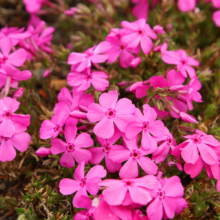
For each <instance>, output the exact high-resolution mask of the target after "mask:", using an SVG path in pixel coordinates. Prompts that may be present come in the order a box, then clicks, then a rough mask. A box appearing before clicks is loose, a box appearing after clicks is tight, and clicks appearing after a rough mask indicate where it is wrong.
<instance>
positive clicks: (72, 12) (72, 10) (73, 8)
mask: <svg viewBox="0 0 220 220" xmlns="http://www.w3.org/2000/svg"><path fill="white" fill-rule="evenodd" d="M77 10H78V9H77V8H76V7H71V8H70V9H69V10H66V11H64V13H65V15H68V16H73V15H74V14H75V12H77Z"/></svg>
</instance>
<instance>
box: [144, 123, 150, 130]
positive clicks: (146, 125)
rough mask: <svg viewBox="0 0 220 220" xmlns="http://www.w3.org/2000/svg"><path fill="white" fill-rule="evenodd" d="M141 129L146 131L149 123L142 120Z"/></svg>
mask: <svg viewBox="0 0 220 220" xmlns="http://www.w3.org/2000/svg"><path fill="white" fill-rule="evenodd" d="M142 129H143V130H145V131H147V130H148V129H149V123H148V122H144V123H143V127H142Z"/></svg>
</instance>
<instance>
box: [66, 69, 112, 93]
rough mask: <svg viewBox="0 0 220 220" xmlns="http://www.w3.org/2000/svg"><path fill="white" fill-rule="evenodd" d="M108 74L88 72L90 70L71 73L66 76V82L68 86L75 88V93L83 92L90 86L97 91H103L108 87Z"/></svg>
mask: <svg viewBox="0 0 220 220" xmlns="http://www.w3.org/2000/svg"><path fill="white" fill-rule="evenodd" d="M107 79H108V74H106V73H104V72H101V71H93V72H90V69H87V70H85V71H84V72H83V73H78V72H71V73H69V74H68V76H67V82H68V84H69V85H70V86H73V87H74V86H75V87H77V88H76V91H77V92H78V91H85V90H87V89H88V88H89V87H90V86H91V84H92V85H93V86H94V88H95V90H97V91H105V90H106V88H107V87H108V86H109V81H108V80H107Z"/></svg>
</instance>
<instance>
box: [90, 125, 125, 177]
mask: <svg viewBox="0 0 220 220" xmlns="http://www.w3.org/2000/svg"><path fill="white" fill-rule="evenodd" d="M120 137H121V131H119V130H118V128H117V127H115V132H114V135H113V136H112V137H111V138H109V139H103V138H99V137H97V140H98V142H99V144H100V145H101V147H94V148H90V149H89V151H90V152H91V153H92V159H91V160H90V163H92V164H95V165H97V164H100V162H101V161H102V160H103V158H104V157H105V164H106V169H107V171H108V172H110V173H115V172H116V171H118V170H120V168H121V166H122V164H121V163H113V162H112V161H111V160H110V159H109V153H110V152H112V151H114V150H124V149H125V147H124V146H122V145H114V143H115V142H117V141H118V139H119V138H120Z"/></svg>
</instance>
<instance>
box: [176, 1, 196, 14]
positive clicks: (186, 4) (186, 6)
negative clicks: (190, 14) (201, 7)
mask: <svg viewBox="0 0 220 220" xmlns="http://www.w3.org/2000/svg"><path fill="white" fill-rule="evenodd" d="M195 7H196V0H178V8H179V10H180V11H183V12H187V11H191V10H193V9H194V8H195Z"/></svg>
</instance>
